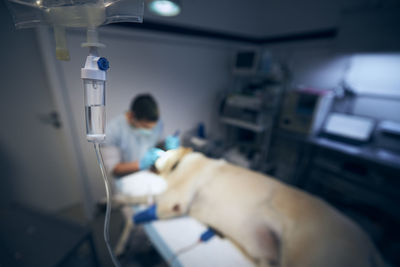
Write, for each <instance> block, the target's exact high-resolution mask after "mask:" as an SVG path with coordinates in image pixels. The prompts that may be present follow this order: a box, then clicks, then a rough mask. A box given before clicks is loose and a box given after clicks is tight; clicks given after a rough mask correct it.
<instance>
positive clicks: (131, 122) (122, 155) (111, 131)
mask: <svg viewBox="0 0 400 267" xmlns="http://www.w3.org/2000/svg"><path fill="white" fill-rule="evenodd" d="M159 117H160V113H159V109H158V105H157V102H156V101H155V99H154V98H153V97H152V96H151V95H150V94H142V95H138V96H136V97H135V98H134V99H133V100H132V102H131V105H130V109H129V111H127V112H126V113H125V114H121V115H119V116H117V117H116V118H114V119H113V120H112V121H111V122H110V123H109V124H108V127H107V129H106V136H107V138H106V142H105V144H104V145H103V150H102V151H103V156H104V163H105V165H106V168H107V170H108V172H109V173H111V174H112V175H114V177H117V178H118V177H121V176H124V175H127V174H130V173H133V172H136V171H139V170H144V169H148V168H149V167H150V166H151V165H153V164H154V162H155V160H156V159H157V158H158V156H159V155H160V153H162V151H161V150H160V149H157V148H155V147H156V146H157V145H159V144H161V143H162V142H161V139H162V133H163V123H162V121H161V120H160V118H159ZM178 146H179V138H178V137H177V136H168V137H167V138H166V139H165V148H166V149H173V148H177V147H178Z"/></svg>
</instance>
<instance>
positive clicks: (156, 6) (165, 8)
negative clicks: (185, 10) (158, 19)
mask: <svg viewBox="0 0 400 267" xmlns="http://www.w3.org/2000/svg"><path fill="white" fill-rule="evenodd" d="M148 8H149V10H150V11H151V12H153V13H155V14H157V15H159V16H164V17H172V16H176V15H178V14H179V13H180V12H181V6H180V4H179V1H177V0H150V1H149V2H148Z"/></svg>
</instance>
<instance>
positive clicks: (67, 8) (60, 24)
mask: <svg viewBox="0 0 400 267" xmlns="http://www.w3.org/2000/svg"><path fill="white" fill-rule="evenodd" d="M6 2H7V4H8V7H9V9H10V10H11V13H12V15H13V19H14V24H15V27H16V28H17V29H21V28H31V27H35V26H40V25H49V26H52V27H53V28H54V36H55V41H56V56H57V58H58V59H60V60H69V53H68V49H67V41H66V35H65V30H66V28H91V29H95V28H97V27H99V26H101V25H105V24H110V23H116V22H139V23H140V22H142V21H143V9H144V0H6Z"/></svg>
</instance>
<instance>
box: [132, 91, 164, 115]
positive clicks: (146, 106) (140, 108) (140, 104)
mask: <svg viewBox="0 0 400 267" xmlns="http://www.w3.org/2000/svg"><path fill="white" fill-rule="evenodd" d="M130 111H131V112H132V113H133V114H134V116H135V118H136V119H137V120H145V121H157V120H158V117H159V112H158V105H157V102H156V101H155V100H154V98H153V97H152V96H151V95H150V94H142V95H138V96H136V97H135V98H134V99H133V100H132V102H131V107H130Z"/></svg>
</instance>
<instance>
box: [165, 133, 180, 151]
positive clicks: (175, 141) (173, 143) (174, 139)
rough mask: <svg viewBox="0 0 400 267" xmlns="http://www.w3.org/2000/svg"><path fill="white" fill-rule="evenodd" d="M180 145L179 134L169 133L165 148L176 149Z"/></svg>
mask: <svg viewBox="0 0 400 267" xmlns="http://www.w3.org/2000/svg"><path fill="white" fill-rule="evenodd" d="M179 145H180V140H179V137H178V135H177V134H175V135H169V136H167V138H165V149H166V150H170V149H176V148H178V147H179Z"/></svg>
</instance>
